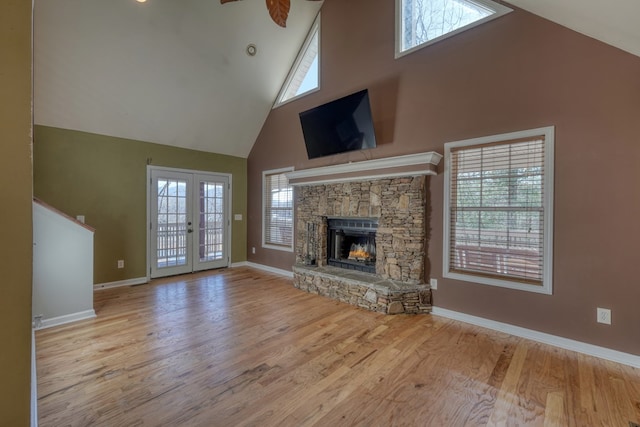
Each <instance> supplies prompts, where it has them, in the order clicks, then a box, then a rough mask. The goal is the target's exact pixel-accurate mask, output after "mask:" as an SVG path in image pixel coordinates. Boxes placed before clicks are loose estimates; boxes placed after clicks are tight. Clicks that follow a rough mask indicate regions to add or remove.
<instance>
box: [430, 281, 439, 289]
mask: <svg viewBox="0 0 640 427" xmlns="http://www.w3.org/2000/svg"><path fill="white" fill-rule="evenodd" d="M429 285H431V289H438V279H431V280H429Z"/></svg>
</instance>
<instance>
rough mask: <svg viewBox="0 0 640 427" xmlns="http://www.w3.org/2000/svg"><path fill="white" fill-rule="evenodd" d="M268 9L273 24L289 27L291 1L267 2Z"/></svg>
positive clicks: (225, 1) (221, 0) (226, 1)
mask: <svg viewBox="0 0 640 427" xmlns="http://www.w3.org/2000/svg"><path fill="white" fill-rule="evenodd" d="M232 1H238V0H220V4H225V3H229V2H232ZM266 1H267V9H268V10H269V15H271V19H273V22H275V23H276V24H278V25H280V26H281V27H286V26H287V17H288V16H289V9H290V8H291V0H266ZM308 1H320V0H308Z"/></svg>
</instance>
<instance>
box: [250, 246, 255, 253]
mask: <svg viewBox="0 0 640 427" xmlns="http://www.w3.org/2000/svg"><path fill="white" fill-rule="evenodd" d="M251 253H252V254H255V253H256V247H255V246H252V247H251Z"/></svg>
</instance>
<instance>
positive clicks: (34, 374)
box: [30, 328, 38, 427]
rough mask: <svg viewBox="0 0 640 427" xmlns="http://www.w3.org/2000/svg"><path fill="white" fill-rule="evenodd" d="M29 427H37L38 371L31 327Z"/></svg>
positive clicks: (34, 333) (33, 334)
mask: <svg viewBox="0 0 640 427" xmlns="http://www.w3.org/2000/svg"><path fill="white" fill-rule="evenodd" d="M30 426H31V427H38V371H37V369H36V330H35V329H34V328H31V423H30Z"/></svg>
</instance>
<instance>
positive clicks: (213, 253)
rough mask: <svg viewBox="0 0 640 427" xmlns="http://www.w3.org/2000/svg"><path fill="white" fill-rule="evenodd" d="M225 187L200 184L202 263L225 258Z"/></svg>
mask: <svg viewBox="0 0 640 427" xmlns="http://www.w3.org/2000/svg"><path fill="white" fill-rule="evenodd" d="M223 185H224V184H222V183H219V182H205V181H202V182H200V229H199V230H198V231H199V236H198V237H199V238H200V244H199V245H198V249H199V257H200V262H205V261H214V260H219V259H222V257H223V250H222V249H223V248H222V244H223V232H224V221H223V218H224V215H223V214H224V200H223V194H224V187H223Z"/></svg>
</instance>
